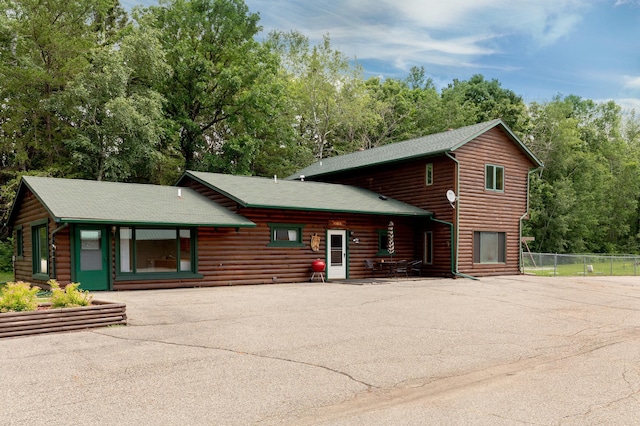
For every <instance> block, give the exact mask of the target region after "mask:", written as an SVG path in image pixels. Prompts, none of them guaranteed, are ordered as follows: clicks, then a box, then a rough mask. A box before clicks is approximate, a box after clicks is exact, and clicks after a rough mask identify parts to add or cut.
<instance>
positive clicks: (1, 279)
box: [0, 272, 13, 284]
mask: <svg viewBox="0 0 640 426" xmlns="http://www.w3.org/2000/svg"><path fill="white" fill-rule="evenodd" d="M8 281H13V272H0V284H2V283H6V282H8Z"/></svg>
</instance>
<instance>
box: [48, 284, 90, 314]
mask: <svg viewBox="0 0 640 426" xmlns="http://www.w3.org/2000/svg"><path fill="white" fill-rule="evenodd" d="M47 284H49V286H50V287H51V307H52V308H71V307H76V306H89V305H90V304H91V300H92V299H93V296H91V295H90V294H89V292H88V291H86V290H80V289H78V286H80V283H70V284H67V285H66V286H65V288H64V290H63V289H61V288H60V284H58V281H56V280H49V281H47Z"/></svg>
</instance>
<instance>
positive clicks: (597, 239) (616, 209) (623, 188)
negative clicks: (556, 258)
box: [526, 96, 640, 252]
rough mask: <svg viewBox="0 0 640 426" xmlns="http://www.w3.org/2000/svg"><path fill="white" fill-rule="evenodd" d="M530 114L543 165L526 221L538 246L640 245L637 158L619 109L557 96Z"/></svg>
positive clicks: (610, 248) (532, 140) (593, 248)
mask: <svg viewBox="0 0 640 426" xmlns="http://www.w3.org/2000/svg"><path fill="white" fill-rule="evenodd" d="M530 112H531V124H532V126H531V131H530V133H529V135H528V138H526V140H527V141H528V145H529V147H530V148H531V149H532V150H533V151H534V152H535V153H536V155H537V156H538V157H539V158H540V159H541V160H542V161H543V162H544V163H545V168H544V170H543V171H542V173H541V174H540V178H539V179H535V180H534V182H533V184H532V191H531V211H532V213H531V221H530V223H529V224H528V226H530V231H528V232H531V233H532V234H533V235H534V236H535V237H536V243H535V245H537V247H538V249H539V250H542V251H554V252H584V251H587V252H620V251H629V250H631V251H635V250H637V247H638V243H637V242H638V235H637V229H638V227H637V223H638V189H639V188H640V186H639V185H640V179H639V175H638V164H639V161H638V160H639V157H638V155H637V150H635V149H634V147H633V145H632V144H630V143H629V141H625V140H624V138H622V136H621V135H622V132H621V113H620V109H619V107H618V106H617V105H615V104H614V103H613V102H607V103H595V102H593V101H591V100H584V99H581V98H579V97H576V96H568V97H566V98H561V97H559V96H558V97H556V98H555V99H554V100H553V101H551V102H547V103H544V104H536V103H534V104H532V105H530Z"/></svg>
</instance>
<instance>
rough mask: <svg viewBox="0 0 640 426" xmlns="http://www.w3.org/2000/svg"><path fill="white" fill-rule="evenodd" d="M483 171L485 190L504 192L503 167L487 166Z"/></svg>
mask: <svg viewBox="0 0 640 426" xmlns="http://www.w3.org/2000/svg"><path fill="white" fill-rule="evenodd" d="M484 170H485V173H484V180H485V188H486V189H487V190H489V191H504V167H502V166H494V165H491V164H487V165H486V166H485V169H484Z"/></svg>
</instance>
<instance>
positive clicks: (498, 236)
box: [289, 120, 542, 276]
mask: <svg viewBox="0 0 640 426" xmlns="http://www.w3.org/2000/svg"><path fill="white" fill-rule="evenodd" d="M541 166H542V163H541V162H540V161H539V160H538V159H537V158H536V157H535V155H533V153H531V151H529V149H527V147H526V146H525V145H524V144H523V143H522V142H521V141H520V140H519V139H518V138H517V137H516V136H515V135H514V134H513V133H512V132H511V130H510V129H509V128H508V127H507V126H506V125H505V124H504V123H503V122H502V120H492V121H489V122H485V123H480V124H476V125H472V126H467V127H463V128H460V129H457V130H449V131H446V132H443V133H438V134H433V135H429V136H425V137H421V138H417V139H413V140H408V141H404V142H398V143H394V144H389V145H384V146H381V147H378V148H373V149H369V150H365V151H359V152H354V153H351V154H346V155H342V156H338V157H332V158H326V159H323V160H321V161H318V162H317V163H315V164H312V165H310V166H309V167H307V168H305V169H303V170H301V171H299V172H298V173H296V174H295V175H293V176H290V177H289V179H300V177H301V176H304V179H305V180H314V181H323V182H333V183H342V184H347V185H353V186H358V187H361V188H365V189H368V190H371V191H375V192H378V193H381V194H385V195H387V196H389V197H393V198H395V199H397V200H400V201H404V202H406V203H408V204H411V205H414V206H416V207H420V208H424V209H428V210H429V211H431V212H432V213H433V216H432V217H431V218H430V223H429V226H427V227H425V228H424V229H422V232H423V236H422V244H421V245H420V246H421V247H422V250H421V251H422V252H421V253H415V255H414V257H418V258H419V257H421V258H423V260H424V263H425V264H426V265H429V267H428V268H426V269H425V272H426V273H427V274H430V275H448V274H451V275H454V276H457V275H463V276H464V275H471V276H486V275H504V274H518V273H519V272H520V241H521V234H522V221H523V220H524V219H525V218H526V217H527V214H528V207H529V206H528V196H529V174H530V173H531V172H532V171H534V170H535V169H537V168H540V167H541Z"/></svg>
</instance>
